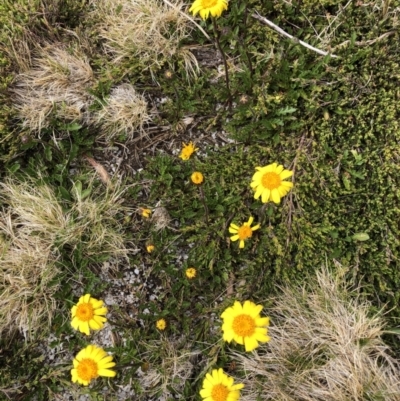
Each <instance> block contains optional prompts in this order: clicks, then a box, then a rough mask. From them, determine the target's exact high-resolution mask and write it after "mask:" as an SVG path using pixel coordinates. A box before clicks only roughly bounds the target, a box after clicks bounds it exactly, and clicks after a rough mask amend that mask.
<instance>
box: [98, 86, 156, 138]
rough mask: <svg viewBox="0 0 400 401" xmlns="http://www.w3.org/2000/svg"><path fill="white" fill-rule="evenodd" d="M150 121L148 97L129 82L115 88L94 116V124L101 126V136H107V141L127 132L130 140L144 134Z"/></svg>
mask: <svg viewBox="0 0 400 401" xmlns="http://www.w3.org/2000/svg"><path fill="white" fill-rule="evenodd" d="M149 121H150V116H149V114H148V112H147V102H146V99H145V98H144V96H143V95H141V94H139V93H137V92H136V90H135V88H134V87H133V86H132V85H129V84H122V85H120V86H117V87H115V88H113V89H112V90H111V94H110V96H109V98H108V99H107V100H106V104H105V105H104V107H103V108H102V109H101V110H100V111H98V112H97V113H96V114H94V117H93V124H96V125H98V126H100V130H101V133H100V135H99V138H101V137H105V138H106V140H107V141H110V140H112V139H113V138H114V137H115V136H118V135H120V134H125V135H126V137H127V141H128V142H129V140H131V139H133V138H134V137H135V136H141V135H144V126H145V124H146V123H148V122H149Z"/></svg>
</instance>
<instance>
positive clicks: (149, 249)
mask: <svg viewBox="0 0 400 401" xmlns="http://www.w3.org/2000/svg"><path fill="white" fill-rule="evenodd" d="M154 249H155V246H154V245H153V244H149V245H147V246H146V250H147V252H148V253H152V252H153V251H154Z"/></svg>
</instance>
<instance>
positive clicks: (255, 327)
mask: <svg viewBox="0 0 400 401" xmlns="http://www.w3.org/2000/svg"><path fill="white" fill-rule="evenodd" d="M262 308H263V307H262V305H256V304H255V303H254V302H252V301H245V302H244V304H243V305H242V304H241V303H240V302H238V301H235V303H234V304H233V306H230V307H228V308H227V309H225V310H224V312H223V313H222V315H221V318H222V319H223V323H222V332H223V339H224V340H225V341H227V342H229V343H230V342H231V341H232V340H234V341H236V342H237V343H238V344H241V345H244V348H245V350H246V351H247V352H249V351H253V350H255V349H256V348H257V347H258V346H259V342H261V343H265V342H268V341H269V340H270V337H269V336H268V329H267V327H268V326H269V318H268V317H261V316H260V312H261V310H262Z"/></svg>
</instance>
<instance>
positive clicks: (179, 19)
mask: <svg viewBox="0 0 400 401" xmlns="http://www.w3.org/2000/svg"><path fill="white" fill-rule="evenodd" d="M172 4H173V6H174V7H171V6H169V5H167V4H166V3H164V2H163V1H161V0H122V1H119V2H115V1H114V0H96V1H93V6H94V8H95V11H94V13H93V14H92V17H93V21H95V22H96V23H98V32H99V36H100V37H101V38H103V39H104V48H105V50H106V52H107V53H109V54H110V55H111V57H112V58H113V61H114V62H116V63H119V62H120V61H122V60H124V59H130V60H132V59H137V62H140V65H141V67H142V68H145V69H147V68H149V69H150V72H153V71H155V70H156V69H158V68H160V67H161V66H162V65H164V64H165V63H169V62H171V61H172V60H177V59H178V60H182V61H183V63H184V65H185V70H186V71H187V73H188V75H196V72H197V70H198V65H197V61H196V58H195V57H194V55H193V54H192V53H191V52H190V51H189V50H188V49H186V48H185V47H183V46H182V45H181V43H182V41H183V40H184V39H185V38H187V37H188V36H189V35H190V32H191V30H192V27H193V25H192V23H191V22H190V20H189V19H188V18H187V17H186V16H185V15H184V13H183V11H182V10H183V9H184V7H185V5H184V3H183V2H180V1H174V2H172Z"/></svg>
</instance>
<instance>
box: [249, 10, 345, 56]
mask: <svg viewBox="0 0 400 401" xmlns="http://www.w3.org/2000/svg"><path fill="white" fill-rule="evenodd" d="M251 16H252V17H253V18H255V19H257V20H259V21H261V22H263V23H264V24H266V25H268V26H269V27H270V28H272V29H274V30H275V31H276V32H278V33H280V34H281V35H283V36H286V37H287V38H289V39H291V40H293V41H294V42H296V43H299V44H301V45H302V46H304V47H307V49H310V50H313V51H315V52H316V53H318V54H321V55H322V56H328V55H329V56H331V57H334V58H337V57H338V56H335V55H334V54H331V53H329V52H326V51H324V50H319V49H317V48H315V47H313V46H311V45H309V44H308V43H306V42H303V41H302V40H299V39H297V38H295V37H294V36H292V35H290V34H288V33H287V32H285V31H284V30H283V29H282V28H279V26H278V25H275V24H274V23H273V22H271V21H270V20H268V19H266V18H265V17H263V16H261V15H260V14H259V13H258V12H256V13H255V14H252V15H251Z"/></svg>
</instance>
